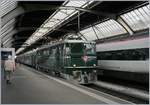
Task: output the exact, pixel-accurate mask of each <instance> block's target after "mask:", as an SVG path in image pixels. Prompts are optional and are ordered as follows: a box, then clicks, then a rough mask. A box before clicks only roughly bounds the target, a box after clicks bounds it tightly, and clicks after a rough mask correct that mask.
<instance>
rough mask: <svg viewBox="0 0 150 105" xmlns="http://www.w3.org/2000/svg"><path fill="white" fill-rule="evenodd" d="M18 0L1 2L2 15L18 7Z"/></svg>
mask: <svg viewBox="0 0 150 105" xmlns="http://www.w3.org/2000/svg"><path fill="white" fill-rule="evenodd" d="M16 6H17V1H14V0H3V1H1V2H0V7H1V17H2V16H4V15H6V14H7V13H8V12H10V11H11V10H13V9H14V8H16Z"/></svg>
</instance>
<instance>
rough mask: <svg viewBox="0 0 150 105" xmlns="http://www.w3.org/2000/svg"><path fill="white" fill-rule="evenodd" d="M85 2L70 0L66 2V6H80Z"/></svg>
mask: <svg viewBox="0 0 150 105" xmlns="http://www.w3.org/2000/svg"><path fill="white" fill-rule="evenodd" d="M85 3H86V1H83V0H80V1H77V0H76V1H70V2H68V3H67V4H66V6H74V7H81V6H83V5H84V4H85Z"/></svg>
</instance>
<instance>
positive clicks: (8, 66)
mask: <svg viewBox="0 0 150 105" xmlns="http://www.w3.org/2000/svg"><path fill="white" fill-rule="evenodd" d="M4 70H5V79H6V83H7V84H11V76H12V73H13V71H14V70H15V62H14V61H13V60H12V56H11V55H9V56H8V60H5V62H4Z"/></svg>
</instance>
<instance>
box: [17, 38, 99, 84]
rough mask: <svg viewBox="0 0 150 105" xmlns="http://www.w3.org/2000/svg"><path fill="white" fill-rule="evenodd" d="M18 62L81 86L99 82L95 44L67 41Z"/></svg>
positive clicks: (28, 55) (22, 58)
mask: <svg viewBox="0 0 150 105" xmlns="http://www.w3.org/2000/svg"><path fill="white" fill-rule="evenodd" d="M18 60H19V61H20V62H21V63H24V64H27V65H29V66H32V67H35V68H36V69H37V70H46V71H48V72H51V73H52V74H55V75H57V76H61V77H64V78H66V79H71V80H76V81H77V82H79V83H80V84H89V83H93V82H96V80H97V75H96V65H97V58H96V48H95V42H88V41H83V40H81V39H80V40H79V39H78V40H77V39H66V40H62V41H59V42H58V43H55V44H51V45H47V46H45V47H41V48H39V49H37V50H36V51H32V52H30V53H27V54H24V55H21V56H19V57H18Z"/></svg>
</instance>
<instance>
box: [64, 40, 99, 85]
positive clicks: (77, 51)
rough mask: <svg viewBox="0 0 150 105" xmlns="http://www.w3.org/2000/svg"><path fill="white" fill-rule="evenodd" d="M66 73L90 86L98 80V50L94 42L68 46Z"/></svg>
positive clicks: (76, 43)
mask: <svg viewBox="0 0 150 105" xmlns="http://www.w3.org/2000/svg"><path fill="white" fill-rule="evenodd" d="M66 52H67V56H66V60H65V61H66V72H68V73H67V74H71V75H72V76H73V79H74V80H76V81H78V82H79V83H80V84H90V83H94V82H96V80H97V75H96V66H97V58H96V49H95V43H94V42H79V41H75V42H74V43H73V42H72V43H67V44H66Z"/></svg>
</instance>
